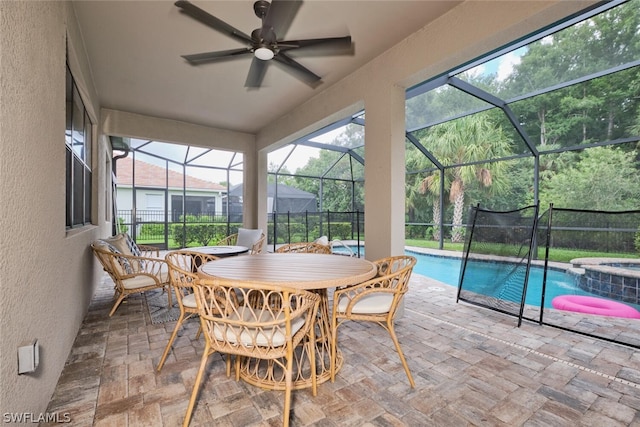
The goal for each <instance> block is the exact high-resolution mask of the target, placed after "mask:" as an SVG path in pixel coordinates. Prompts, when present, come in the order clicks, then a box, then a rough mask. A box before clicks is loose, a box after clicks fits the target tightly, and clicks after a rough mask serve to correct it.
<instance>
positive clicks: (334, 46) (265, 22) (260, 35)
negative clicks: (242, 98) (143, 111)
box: [175, 0, 353, 88]
mask: <svg viewBox="0 0 640 427" xmlns="http://www.w3.org/2000/svg"><path fill="white" fill-rule="evenodd" d="M175 5H176V6H178V7H179V8H180V10H181V11H182V12H184V13H186V14H187V15H189V16H191V17H192V18H194V19H196V20H198V21H200V22H202V23H203V24H205V25H208V26H209V27H211V28H213V29H214V30H217V31H220V32H221V33H223V34H225V35H227V36H229V37H231V38H233V39H236V40H238V41H240V42H242V43H243V44H245V45H246V46H245V47H241V48H237V49H230V50H222V51H214V52H204V53H196V54H192V55H182V57H183V58H184V59H186V60H187V61H188V62H189V63H191V64H193V65H198V64H202V63H205V62H212V61H220V60H226V59H232V58H237V57H238V56H242V55H251V56H252V57H253V59H252V61H251V67H250V68H249V74H248V75H247V80H246V82H245V87H248V88H259V87H260V85H261V84H262V80H263V79H264V75H265V72H266V71H267V66H268V65H269V63H270V62H271V60H273V61H277V62H278V63H279V64H282V65H283V66H284V68H285V69H286V70H287V71H289V72H291V73H292V74H294V75H295V76H297V77H298V78H300V79H301V80H302V81H304V82H305V83H307V84H308V85H309V86H311V87H316V86H317V85H318V84H320V83H322V78H321V77H320V76H318V75H317V74H315V73H314V72H313V71H311V70H309V69H308V68H306V67H305V66H304V65H302V64H300V63H299V62H298V61H296V60H295V59H293V58H292V57H291V56H289V54H288V53H289V52H290V51H293V50H294V49H300V50H303V49H304V51H306V52H309V51H315V52H320V51H322V52H330V53H331V54H342V53H350V54H352V53H353V45H352V43H351V36H345V37H328V38H319V39H306V40H283V37H284V35H285V34H286V32H287V30H288V29H289V26H290V25H291V22H292V21H293V19H294V18H295V16H296V14H297V12H298V9H299V8H300V6H301V5H302V0H295V1H292V0H272V1H271V2H268V1H266V0H258V1H256V2H255V3H254V5H253V10H254V12H255V14H256V16H257V17H258V18H260V19H261V21H262V26H261V27H260V28H256V29H255V30H253V31H252V32H251V35H250V36H249V35H247V34H245V33H243V32H242V31H240V30H238V29H237V28H235V27H233V26H232V25H229V24H227V23H226V22H224V21H222V20H221V19H218V18H216V17H215V16H213V15H211V14H210V13H208V12H206V11H204V10H203V9H201V8H199V7H198V6H196V5H194V4H193V3H191V2H189V1H186V0H178V1H177V2H176V3H175Z"/></svg>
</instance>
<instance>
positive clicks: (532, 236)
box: [518, 203, 547, 328]
mask: <svg viewBox="0 0 640 427" xmlns="http://www.w3.org/2000/svg"><path fill="white" fill-rule="evenodd" d="M538 211H539V205H538V204H537V203H536V205H535V206H534V208H533V212H534V213H533V225H532V227H531V234H530V235H529V252H528V255H527V267H526V269H525V271H526V273H525V275H524V283H523V285H522V299H521V301H520V313H519V314H518V328H519V327H520V326H521V325H522V318H523V316H524V307H525V305H526V298H527V286H528V285H529V272H530V271H531V258H532V255H533V254H532V252H533V248H535V247H536V245H535V238H536V230H537V229H538ZM546 272H547V270H546V268H545V274H546ZM543 289H544V285H543ZM542 294H543V295H544V290H543V291H542Z"/></svg>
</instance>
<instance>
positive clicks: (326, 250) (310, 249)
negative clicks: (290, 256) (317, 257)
mask: <svg viewBox="0 0 640 427" xmlns="http://www.w3.org/2000/svg"><path fill="white" fill-rule="evenodd" d="M276 252H278V253H309V254H331V246H329V245H322V244H320V243H316V242H302V243H289V244H286V245H282V246H280V247H279V248H278V249H276Z"/></svg>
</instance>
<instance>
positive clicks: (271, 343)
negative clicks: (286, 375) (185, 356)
mask: <svg viewBox="0 0 640 427" xmlns="http://www.w3.org/2000/svg"><path fill="white" fill-rule="evenodd" d="M238 314H239V316H238V315H237V314H235V313H234V314H232V315H231V316H230V319H234V320H238V319H240V318H241V319H242V320H244V321H247V322H249V321H251V322H256V321H257V322H264V321H269V320H271V319H272V316H271V314H270V313H266V312H265V313H261V314H260V317H259V318H258V319H254V314H253V313H252V311H251V310H250V309H247V308H245V307H240V308H239V309H238ZM280 319H281V320H282V323H281V325H280V327H271V328H263V329H261V330H258V329H255V328H241V327H239V326H231V325H227V326H226V327H225V330H224V331H223V330H222V327H221V326H220V324H219V323H218V324H216V326H215V328H214V329H213V333H214V335H215V337H216V339H217V340H219V341H227V342H230V343H238V342H240V343H241V344H242V345H245V346H253V345H254V342H255V344H256V345H258V346H261V347H280V346H283V345H284V344H285V343H286V338H285V335H284V332H285V323H284V314H283V313H280V315H279V316H278V320H280ZM303 325H304V317H298V318H296V319H294V320H293V321H292V322H291V335H295V333H296V332H298V331H299V330H300V328H302V326H303ZM238 332H240V333H239V334H238Z"/></svg>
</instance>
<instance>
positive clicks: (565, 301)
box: [551, 295, 640, 319]
mask: <svg viewBox="0 0 640 427" xmlns="http://www.w3.org/2000/svg"><path fill="white" fill-rule="evenodd" d="M551 305H552V306H553V308H556V309H558V310H566V311H574V312H577V313H587V314H598V315H600V316H612V317H627V318H631V319H640V311H638V310H636V309H635V308H633V307H631V306H630V305H627V304H623V303H621V302H618V301H613V300H610V299H605V298H597V297H589V296H583V295H560V296H557V297H555V298H554V299H553V300H552V301H551Z"/></svg>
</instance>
